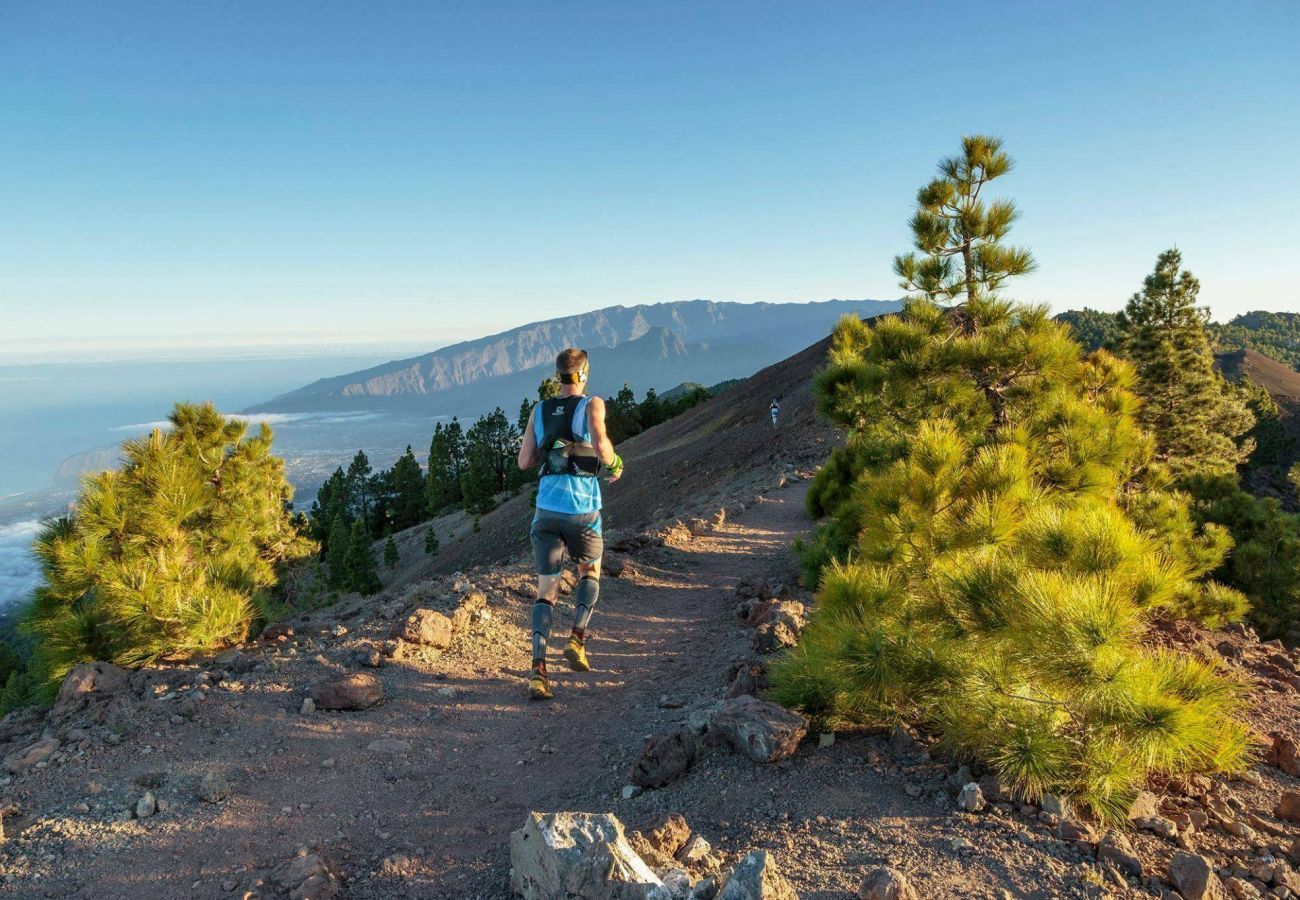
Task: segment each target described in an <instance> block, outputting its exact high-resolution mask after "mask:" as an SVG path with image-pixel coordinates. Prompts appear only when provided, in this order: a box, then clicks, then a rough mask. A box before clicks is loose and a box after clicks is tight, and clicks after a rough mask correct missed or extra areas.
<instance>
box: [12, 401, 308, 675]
mask: <svg viewBox="0 0 1300 900" xmlns="http://www.w3.org/2000/svg"><path fill="white" fill-rule="evenodd" d="M170 421H171V424H172V428H171V430H170V431H168V432H163V431H161V430H157V431H154V432H153V433H152V434H151V435H149V436H148V437H145V438H141V439H138V440H130V441H127V442H126V443H125V444H124V445H123V465H122V468H121V469H120V470H117V471H109V472H101V473H99V474H97V475H93V476H89V477H87V478H86V480H85V482H84V484H83V486H82V489H81V492H80V495H79V497H78V499H77V505H76V511H75V512H74V513H73V514H72V515H70V516H67V517H64V518H60V519H56V520H53V521H51V522H49V523H48V524H47V525H46V527H45V528H44V530H43V531H42V533H41V534H40V536H39V537H38V538H37V540H36V543H35V552H36V556H37V558H38V560H39V562H40V565H41V574H42V576H43V580H42V583H41V584H40V586H39V587H37V589H36V591H35V594H34V601H33V604H32V607H31V609H30V612H29V613H28V616H27V618H26V620H25V621H24V625H23V627H24V629H25V630H26V631H27V632H28V633H29V634H30V635H31V636H32V637H33V638H34V639H35V641H36V651H35V652H34V659H35V660H37V662H38V663H39V664H38V665H29V666H28V671H27V675H28V676H29V677H31V678H39V679H40V680H41V681H42V683H43V685H42V687H41V688H40V690H48V689H49V688H50V686H53V685H57V683H58V682H59V681H61V680H62V678H63V676H64V675H65V674H66V673H67V671H68V670H69V669H71V668H72V666H74V665H75V664H77V663H79V662H88V661H91V660H97V659H102V660H109V661H112V662H115V663H118V664H119V665H127V666H134V665H140V664H142V663H146V662H149V661H151V660H154V659H157V658H158V657H161V656H166V655H182V656H186V655H191V654H195V653H200V652H204V651H208V650H212V649H215V648H218V647H222V646H225V645H227V644H230V643H233V642H236V641H239V640H241V639H243V638H244V637H245V636H246V635H247V633H248V630H249V627H250V625H251V624H252V622H253V621H254V619H255V618H256V616H257V614H258V613H257V610H258V607H259V604H261V603H263V602H265V598H264V596H263V595H264V594H265V592H266V591H268V590H269V589H270V588H271V587H272V586H274V585H275V584H276V581H277V567H278V566H279V564H280V563H282V562H285V561H287V560H291V559H297V558H300V557H303V556H305V555H308V554H309V553H311V552H312V551H313V549H314V548H313V545H312V544H311V542H310V541H308V540H306V539H305V538H304V537H303V536H302V535H301V534H300V533H299V531H298V528H297V527H296V526H295V525H294V523H293V521H292V519H291V516H290V513H289V500H290V498H291V497H292V488H291V487H290V485H289V484H288V482H287V481H285V478H284V464H283V462H282V461H281V460H280V459H278V458H276V457H275V456H272V455H271V452H270V450H271V442H272V433H271V430H270V429H269V428H268V427H266V426H265V425H263V426H262V429H261V431H260V433H259V434H257V435H255V436H252V437H250V436H249V435H248V433H247V432H248V428H247V425H245V424H244V423H243V422H241V421H238V420H235V419H227V418H225V417H224V416H222V415H221V414H220V413H218V412H217V411H216V410H215V409H213V407H212V406H211V405H210V404H208V405H203V406H198V405H187V404H178V405H177V406H176V408H175V410H174V411H173V413H172V414H171V416H170ZM11 680H12V676H11ZM37 693H39V690H38V691H37Z"/></svg>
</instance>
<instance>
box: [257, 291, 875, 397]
mask: <svg viewBox="0 0 1300 900" xmlns="http://www.w3.org/2000/svg"><path fill="white" fill-rule="evenodd" d="M897 308H899V303H898V302H897V301H889V300H826V301H818V302H808V303H770V302H757V303H739V302H734V301H712V300H686V301H669V302H662V303H654V304H638V305H636V306H622V305H619V306H611V307H605V308H603V309H598V310H592V311H590V312H585V313H579V314H576V315H572V316H564V317H560V318H556V319H547V320H543V321H538V322H532V323H529V324H526V325H521V326H518V327H516V328H512V329H507V330H506V331H502V332H498V333H496V334H492V335H487V336H485V337H482V338H477V339H475V340H471V341H462V342H460V343H458V344H452V345H450V346H447V347H440V348H438V349H437V350H433V351H430V352H429V353H425V354H421V355H419V356H414V357H409V358H406V359H399V360H393V361H390V362H388V363H384V364H381V365H378V366H372V367H370V368H368V369H363V370H359V371H356V372H350V373H345V374H342V375H337V376H332V377H329V378H322V379H318V380H317V381H315V382H312V383H311V384H309V385H306V386H304V387H302V388H299V389H298V390H295V391H290V392H288V393H286V394H281V395H279V396H277V397H275V398H273V399H271V400H268V401H266V402H264V403H260V404H257V405H254V406H252V407H249V409H248V410H247V411H248V412H253V413H256V412H268V411H273V410H274V411H277V412H286V411H287V412H293V411H300V410H312V411H320V410H332V409H348V408H353V409H355V408H358V407H362V406H365V407H372V408H373V407H376V406H378V407H404V408H419V409H421V410H423V411H428V412H469V411H475V410H481V409H482V408H484V407H486V408H490V407H491V406H494V405H500V404H501V403H503V402H510V401H511V400H517V397H515V396H514V395H513V394H511V395H509V396H507V395H506V394H505V393H504V391H503V390H502V389H501V388H502V387H504V385H500V384H494V383H497V382H500V381H501V380H502V379H512V380H517V379H518V376H520V375H521V374H523V373H525V372H531V371H533V370H539V371H541V372H542V373H543V374H542V377H544V375H545V374H547V372H548V370H549V367H550V366H551V365H552V363H553V360H554V357H555V354H556V353H558V352H559V351H560V350H562V349H564V348H565V347H571V346H576V347H582V348H583V349H586V350H588V351H589V352H592V353H593V368H595V365H594V364H595V356H596V354H597V351H602V350H603V351H612V350H617V349H618V348H620V347H623V346H625V345H627V344H630V343H633V342H636V341H639V340H641V339H644V338H645V337H647V336H648V335H654V334H657V333H658V330H663V331H667V332H671V333H672V334H674V335H676V337H677V338H678V339H680V342H681V348H682V349H683V350H684V353H678V348H677V346H676V345H671V346H669V345H670V344H671V341H669V339H668V338H666V337H663V336H661V340H662V341H665V342H666V343H665V352H667V353H670V354H671V353H677V354H678V355H679V356H684V357H686V358H688V359H692V360H697V359H699V358H701V357H703V356H706V355H710V354H711V355H712V357H713V358H712V360H711V362H710V363H709V371H708V372H707V373H705V372H700V373H696V372H694V371H692V372H689V373H685V374H684V375H683V377H679V378H677V379H676V380H675V381H674V382H673V384H677V383H679V382H681V381H683V380H687V377H689V378H690V379H692V380H700V381H720V380H725V379H727V378H733V377H737V376H747V375H750V374H752V373H753V372H755V371H757V370H758V369H760V368H762V367H763V366H765V365H769V364H770V363H772V362H776V361H778V360H780V359H784V358H785V357H787V356H789V355H790V354H791V353H793V352H796V351H797V350H799V349H802V348H803V347H806V346H808V345H809V344H811V343H813V342H814V341H815V340H817V338H819V337H822V336H824V335H825V334H826V333H827V332H828V331H829V330H830V328H831V327H832V326H833V325H834V323H835V321H836V320H837V319H838V318H839V317H840V316H841V315H844V314H845V313H856V314H858V315H864V316H871V315H877V314H879V313H882V312H889V311H892V310H895V309H897ZM638 349H639V351H640V352H641V354H642V355H644V351H645V347H644V346H643V347H640V348H638ZM601 355H602V356H605V357H606V359H607V360H608V359H609V356H608V355H607V354H601ZM620 369H621V370H624V371H625V374H624V376H623V377H624V380H628V381H630V382H631V383H633V384H634V385H635V386H636V387H638V388H644V387H645V386H648V377H647V376H648V373H642V372H640V371H638V370H637V367H636V365H635V364H633V362H632V360H631V359H630V358H629V359H625V360H623V363H622V364H621V366H620ZM539 380H540V379H539ZM620 384H621V382H620ZM664 386H667V385H664ZM533 387H534V388H535V385H533ZM618 387H619V384H614V385H613V389H615V390H616V389H617V388H618ZM467 389H468V390H467ZM515 393H517V391H516V392H515ZM530 393H531V391H530ZM452 395H455V396H454V397H453V396H452Z"/></svg>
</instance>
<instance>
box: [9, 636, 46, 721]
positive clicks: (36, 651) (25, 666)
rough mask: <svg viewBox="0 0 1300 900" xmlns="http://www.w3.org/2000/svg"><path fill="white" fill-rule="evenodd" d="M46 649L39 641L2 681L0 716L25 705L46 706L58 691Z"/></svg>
mask: <svg viewBox="0 0 1300 900" xmlns="http://www.w3.org/2000/svg"><path fill="white" fill-rule="evenodd" d="M58 688H59V680H58V679H55V678H53V677H52V675H51V673H50V665H49V662H48V660H47V659H46V656H45V651H44V649H43V648H42V647H41V645H40V644H39V643H38V644H36V645H35V647H34V648H33V650H32V652H31V655H30V656H28V658H27V659H26V660H24V661H22V664H21V665H20V666H19V667H17V668H15V669H14V670H13V671H11V672H10V673H9V675H8V676H7V677H6V678H5V680H4V681H3V682H0V716H2V715H4V714H5V713H8V712H10V711H12V710H15V709H19V708H20V707H24V706H32V705H37V706H46V705H48V704H49V703H50V702H51V701H53V699H54V696H55V694H56V693H57V692H58Z"/></svg>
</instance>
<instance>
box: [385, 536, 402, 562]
mask: <svg viewBox="0 0 1300 900" xmlns="http://www.w3.org/2000/svg"><path fill="white" fill-rule="evenodd" d="M401 559H402V554H401V552H400V551H398V549H397V541H395V540H393V533H392V532H391V531H390V532H389V533H388V537H387V538H385V540H384V565H385V566H387V567H388V568H390V569H391V568H393V567H394V566H396V565H397V564H398V563H399V562H400V561H401Z"/></svg>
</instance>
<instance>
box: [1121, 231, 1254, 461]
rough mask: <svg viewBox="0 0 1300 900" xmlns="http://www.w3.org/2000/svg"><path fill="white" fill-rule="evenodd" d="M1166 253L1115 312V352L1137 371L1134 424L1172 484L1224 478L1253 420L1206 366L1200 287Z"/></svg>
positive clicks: (1244, 446) (1209, 357) (1244, 450)
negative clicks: (1146, 435)
mask: <svg viewBox="0 0 1300 900" xmlns="http://www.w3.org/2000/svg"><path fill="white" fill-rule="evenodd" d="M1182 259H1183V258H1182V255H1181V254H1180V253H1179V252H1178V251H1177V250H1166V251H1165V252H1164V253H1162V254H1160V258H1159V259H1158V260H1157V261H1156V268H1155V271H1154V272H1153V273H1152V274H1150V275H1148V276H1147V277H1146V280H1145V281H1144V282H1143V286H1142V290H1141V291H1139V292H1138V293H1136V294H1134V295H1133V297H1132V299H1130V300H1129V302H1128V306H1126V307H1125V308H1124V311H1123V312H1122V313H1120V316H1119V324H1120V330H1121V348H1122V351H1123V353H1124V355H1125V356H1126V357H1128V358H1129V359H1130V360H1132V362H1133V365H1134V367H1135V368H1136V369H1137V373H1138V383H1137V388H1136V389H1137V393H1138V396H1140V397H1141V398H1142V401H1143V403H1142V409H1141V412H1140V413H1139V419H1140V421H1141V423H1142V424H1143V425H1144V426H1145V427H1146V428H1147V429H1148V430H1149V431H1151V433H1152V434H1153V435H1155V439H1156V457H1157V459H1158V460H1160V461H1161V462H1162V463H1164V464H1165V465H1166V466H1168V468H1169V471H1170V472H1171V474H1172V475H1173V476H1174V477H1175V478H1177V479H1181V478H1186V477H1188V476H1190V475H1193V474H1198V473H1232V472H1235V471H1236V469H1237V466H1238V465H1240V464H1241V463H1242V462H1244V461H1245V460H1246V458H1247V457H1248V456H1250V452H1251V450H1252V445H1251V444H1250V442H1249V440H1248V439H1247V438H1246V433H1247V432H1249V431H1250V430H1251V428H1252V427H1253V426H1254V424H1255V423H1254V420H1253V417H1252V416H1251V413H1250V410H1249V409H1248V408H1247V406H1246V403H1245V401H1244V400H1243V398H1242V396H1241V394H1240V392H1239V391H1237V390H1236V389H1235V388H1233V387H1232V386H1231V385H1229V384H1228V383H1227V382H1226V381H1225V380H1224V379H1223V376H1222V375H1220V374H1219V373H1218V372H1217V371H1216V370H1215V368H1214V355H1213V354H1212V353H1211V352H1210V344H1209V339H1208V337H1207V336H1206V331H1205V325H1206V322H1207V321H1208V320H1209V314H1208V312H1207V311H1206V310H1204V309H1203V308H1200V307H1198V306H1197V305H1196V297H1197V293H1198V292H1199V291H1200V283H1199V282H1198V281H1197V280H1196V279H1195V278H1194V277H1193V276H1192V274H1191V273H1190V272H1188V271H1186V270H1185V269H1183V268H1182Z"/></svg>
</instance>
